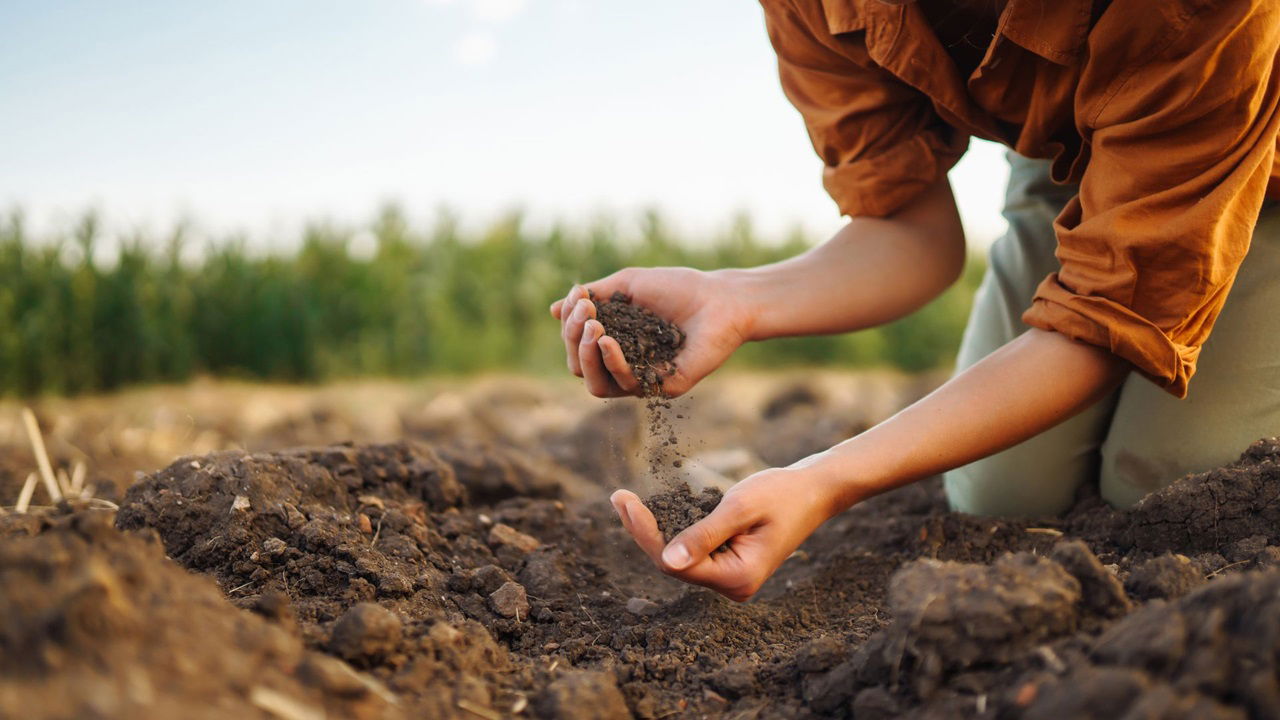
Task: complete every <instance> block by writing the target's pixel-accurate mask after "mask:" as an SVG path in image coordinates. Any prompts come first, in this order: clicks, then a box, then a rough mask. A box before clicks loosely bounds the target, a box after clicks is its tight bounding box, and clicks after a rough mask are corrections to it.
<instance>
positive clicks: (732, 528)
mask: <svg viewBox="0 0 1280 720" xmlns="http://www.w3.org/2000/svg"><path fill="white" fill-rule="evenodd" d="M753 523H754V518H753V517H752V516H750V515H748V514H747V513H744V512H741V511H739V510H738V508H737V506H736V505H733V504H726V503H725V502H724V501H723V500H722V501H721V502H720V504H719V505H717V506H716V509H715V510H712V511H711V514H710V515H707V516H706V517H704V518H702V519H701V520H699V521H698V522H696V523H694V524H693V525H690V526H689V527H687V528H685V529H684V530H683V531H682V532H681V533H680V534H679V535H676V536H675V538H673V539H672V540H671V542H670V543H668V544H667V547H666V549H664V550H663V551H662V562H663V564H665V565H666V566H667V567H668V568H670V569H671V570H675V571H681V570H687V569H689V568H692V567H693V566H695V565H698V564H699V563H701V562H703V561H705V560H707V559H709V558H711V553H712V552H713V551H714V550H716V549H717V548H719V547H720V546H721V545H724V544H725V543H726V542H728V541H729V540H730V539H732V538H733V537H734V536H735V535H738V534H739V533H743V532H746V531H747V530H750V529H751V526H752V524H753Z"/></svg>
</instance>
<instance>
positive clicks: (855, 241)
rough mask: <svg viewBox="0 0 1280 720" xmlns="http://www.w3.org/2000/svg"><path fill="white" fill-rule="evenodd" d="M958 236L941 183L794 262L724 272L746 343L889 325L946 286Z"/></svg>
mask: <svg viewBox="0 0 1280 720" xmlns="http://www.w3.org/2000/svg"><path fill="white" fill-rule="evenodd" d="M964 252H965V251H964V233H963V230H962V229H961V227H960V219H959V215H958V214H957V212H956V209H955V201H954V198H953V197H952V195H951V187H950V185H949V184H948V183H947V181H946V180H945V179H943V180H941V181H939V183H937V184H935V185H934V186H933V187H931V188H929V189H928V190H926V191H925V192H924V193H922V194H921V196H920V197H919V198H917V199H916V200H915V201H914V202H913V203H911V204H910V205H909V206H907V207H905V208H903V209H902V210H901V211H900V212H898V213H897V214H896V215H894V216H893V217H891V218H886V219H878V218H856V219H854V220H852V221H851V222H850V223H849V224H848V225H846V226H845V227H844V228H843V229H841V230H840V232H838V233H836V235H835V236H834V237H833V238H831V240H829V241H827V242H826V243H824V244H822V245H820V246H818V247H816V248H814V249H812V250H810V251H808V252H806V253H804V254H802V255H799V256H797V257H794V258H791V259H789V260H785V261H783V262H780V263H774V264H772V265H766V266H763V267H759V268H752V269H750V270H731V271H725V274H726V276H727V277H729V278H731V284H732V286H733V287H734V288H735V290H736V292H738V293H740V295H741V297H744V298H749V299H750V302H751V304H752V309H751V311H750V312H749V315H750V316H751V318H752V323H751V328H750V339H753V340H763V339H767V338H773V337H783V336H790V335H818V334H828V333H840V332H850V331H853V330H861V329H864V328H868V327H874V326H877V325H882V324H884V323H887V322H891V321H893V320H896V319H898V318H900V317H902V316H904V315H907V314H908V313H911V312H912V311H914V310H916V309H918V308H919V307H920V306H922V305H924V304H925V303H927V302H928V301H929V300H932V299H933V298H934V297H936V296H937V295H938V294H939V293H941V292H942V291H943V290H945V289H946V288H947V287H948V286H950V285H951V284H952V283H953V282H954V281H955V279H956V278H957V277H958V276H959V273H960V271H961V270H962V269H963V266H964Z"/></svg>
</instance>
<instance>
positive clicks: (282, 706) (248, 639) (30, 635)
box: [0, 511, 403, 718]
mask: <svg viewBox="0 0 1280 720" xmlns="http://www.w3.org/2000/svg"><path fill="white" fill-rule="evenodd" d="M110 522H111V518H110V516H109V515H107V514H106V513H95V512H92V511H86V512H81V513H79V514H74V515H63V516H59V517H52V516H48V517H46V518H44V519H38V520H36V521H35V522H31V521H22V523H21V524H19V523H17V522H12V521H11V520H10V519H8V518H6V519H5V522H4V524H3V526H0V537H3V538H4V539H3V542H0V587H3V588H4V590H3V592H0V650H2V651H0V716H3V717H15V718H16V717H25V718H68V717H120V718H125V717H127V718H174V717H186V718H226V717H245V718H269V717H289V718H312V717H322V716H323V714H324V713H325V712H328V713H329V714H331V715H334V716H340V717H353V718H399V717H403V715H402V714H401V713H400V711H399V709H398V708H397V707H396V703H397V702H398V701H397V699H396V698H395V696H394V695H393V694H392V693H390V692H389V691H387V690H386V689H385V688H383V687H382V686H381V684H379V683H378V682H377V681H375V680H373V679H372V678H370V677H368V676H367V675H365V674H363V673H359V672H357V671H355V670H353V669H352V668H351V667H349V666H347V665H346V664H345V663H343V662H341V661H338V660H335V659H333V658H329V657H326V656H323V655H319V654H317V653H313V652H310V651H308V650H306V649H305V648H304V646H303V643H302V642H301V641H300V640H299V639H298V638H297V637H296V636H295V635H294V634H293V633H292V632H291V631H290V628H288V627H287V626H284V625H281V624H279V623H272V622H268V621H267V620H265V619H263V618H262V617H259V616H256V615H253V614H250V613H246V612H243V611H240V610H237V609H236V608H234V607H232V606H231V605H230V604H228V603H227V602H226V600H225V598H224V597H223V594H222V593H221V592H220V591H219V590H218V588H217V586H216V585H214V584H213V583H212V582H210V581H209V580H208V579H205V578H201V577H198V576H195V575H192V574H190V573H188V572H186V571H184V570H183V569H182V568H180V567H178V566H177V565H175V564H174V563H172V562H171V561H169V560H167V559H166V558H165V557H164V553H163V552H162V550H161V548H160V546H159V543H157V542H156V541H155V537H154V534H141V535H126V534H122V533H120V532H118V531H116V530H115V529H113V528H112V527H111V525H110Z"/></svg>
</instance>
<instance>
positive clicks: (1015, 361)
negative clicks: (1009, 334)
mask: <svg viewBox="0 0 1280 720" xmlns="http://www.w3.org/2000/svg"><path fill="white" fill-rule="evenodd" d="M1128 371H1129V365H1128V364H1127V363H1126V362H1124V361H1123V360H1121V359H1119V358H1117V357H1116V356H1114V355H1112V354H1111V353H1109V352H1107V351H1105V350H1102V349H1100V348H1096V347H1093V346H1090V345H1085V344H1082V343H1076V342H1074V341H1072V340H1070V339H1068V338H1066V337H1064V336H1062V335H1060V334H1058V333H1052V332H1046V331H1043V330H1036V329H1033V330H1030V331H1028V332H1027V333H1025V334H1023V335H1022V336H1020V337H1019V338H1017V339H1016V340H1014V341H1012V342H1010V343H1009V344H1007V345H1005V346H1004V347H1002V348H1000V349H999V350H997V351H996V352H994V353H992V354H991V355H990V356H988V357H986V358H985V359H983V360H982V361H981V362H979V363H977V364H976V365H974V366H973V367H970V368H969V369H967V370H965V371H964V372H963V373H961V374H959V375H957V376H956V377H954V378H952V379H951V380H950V381H948V382H947V383H945V384H944V385H942V386H941V387H940V388H938V389H937V390H936V391H934V392H933V393H931V394H930V395H929V396H927V397H925V398H924V399H922V400H920V401H919V402H916V403H915V404H913V405H911V406H910V407H908V408H906V409H905V410H903V411H901V412H899V413H898V414H897V415H894V416H893V417H892V418H890V419H888V420H886V421H884V422H883V423H881V424H879V425H877V426H876V427H874V428H872V429H870V430H868V431H867V432H865V433H862V434H861V435H858V436H856V437H854V438H851V439H849V440H846V441H845V442H843V443H840V444H839V445H837V446H835V447H833V448H832V449H831V450H828V451H827V452H824V453H820V454H818V455H814V456H812V457H810V458H807V459H806V460H803V461H801V464H803V465H805V466H807V467H808V468H809V469H810V470H812V471H814V473H815V475H814V477H815V478H816V479H817V481H818V482H822V483H824V484H827V485H828V486H829V496H830V497H831V499H832V503H833V504H832V508H831V511H832V512H838V511H840V510H843V509H845V508H847V507H849V506H850V505H853V504H854V503H856V502H859V501H861V500H863V499H865V498H867V497H870V496H872V495H876V494H878V493H881V492H884V491H886V490H890V489H892V488H895V487H899V486H901V485H905V484H907V483H909V482H913V481H915V480H919V479H921V478H924V477H928V476H930V475H934V474H937V473H940V472H944V471H946V470H950V469H953V468H956V467H960V466H962V465H965V464H967V463H970V462H973V461H974V460H977V459H980V458H983V457H986V456H988V455H991V454H993V453H996V452H999V451H1001V450H1004V449H1006V448H1009V447H1012V446H1014V445H1016V444H1018V443H1020V442H1022V441H1023V440H1026V439H1028V438H1030V437H1033V436H1035V435H1037V434H1039V433H1040V432H1042V431H1044V430H1047V429H1049V428H1051V427H1053V426H1054V425H1057V424H1058V423H1060V422H1062V421H1063V420H1066V419H1067V418H1069V417H1071V416H1073V415H1075V414H1076V413H1078V412H1080V411H1082V410H1084V409H1085V408H1087V407H1089V406H1090V405H1092V404H1093V403H1095V402H1097V401H1098V400H1100V399H1101V398H1102V397H1104V396H1105V395H1106V394H1107V393H1108V392H1110V391H1111V390H1113V389H1114V388H1115V387H1116V386H1117V385H1118V384H1119V383H1120V381H1121V380H1123V378H1124V377H1125V376H1126V375H1127V373H1128Z"/></svg>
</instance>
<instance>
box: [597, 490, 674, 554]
mask: <svg viewBox="0 0 1280 720" xmlns="http://www.w3.org/2000/svg"><path fill="white" fill-rule="evenodd" d="M609 502H611V503H613V509H614V510H616V511H617V513H618V517H619V518H620V519H621V520H622V526H623V527H624V528H626V529H627V532H628V533H629V534H630V535H631V539H632V540H635V542H636V545H638V546H640V549H641V550H643V551H644V553H645V554H646V555H648V556H649V559H651V560H653V562H654V564H655V565H657V566H658V567H662V548H663V546H664V545H665V544H666V543H665V542H664V541H663V539H662V532H661V531H659V530H658V521H657V520H655V519H654V518H653V513H651V512H649V508H647V507H645V506H644V503H643V502H642V501H641V500H640V497H639V496H638V495H636V494H635V493H633V492H631V491H630V490H619V491H617V492H615V493H614V494H613V495H612V496H610V498H609Z"/></svg>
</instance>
